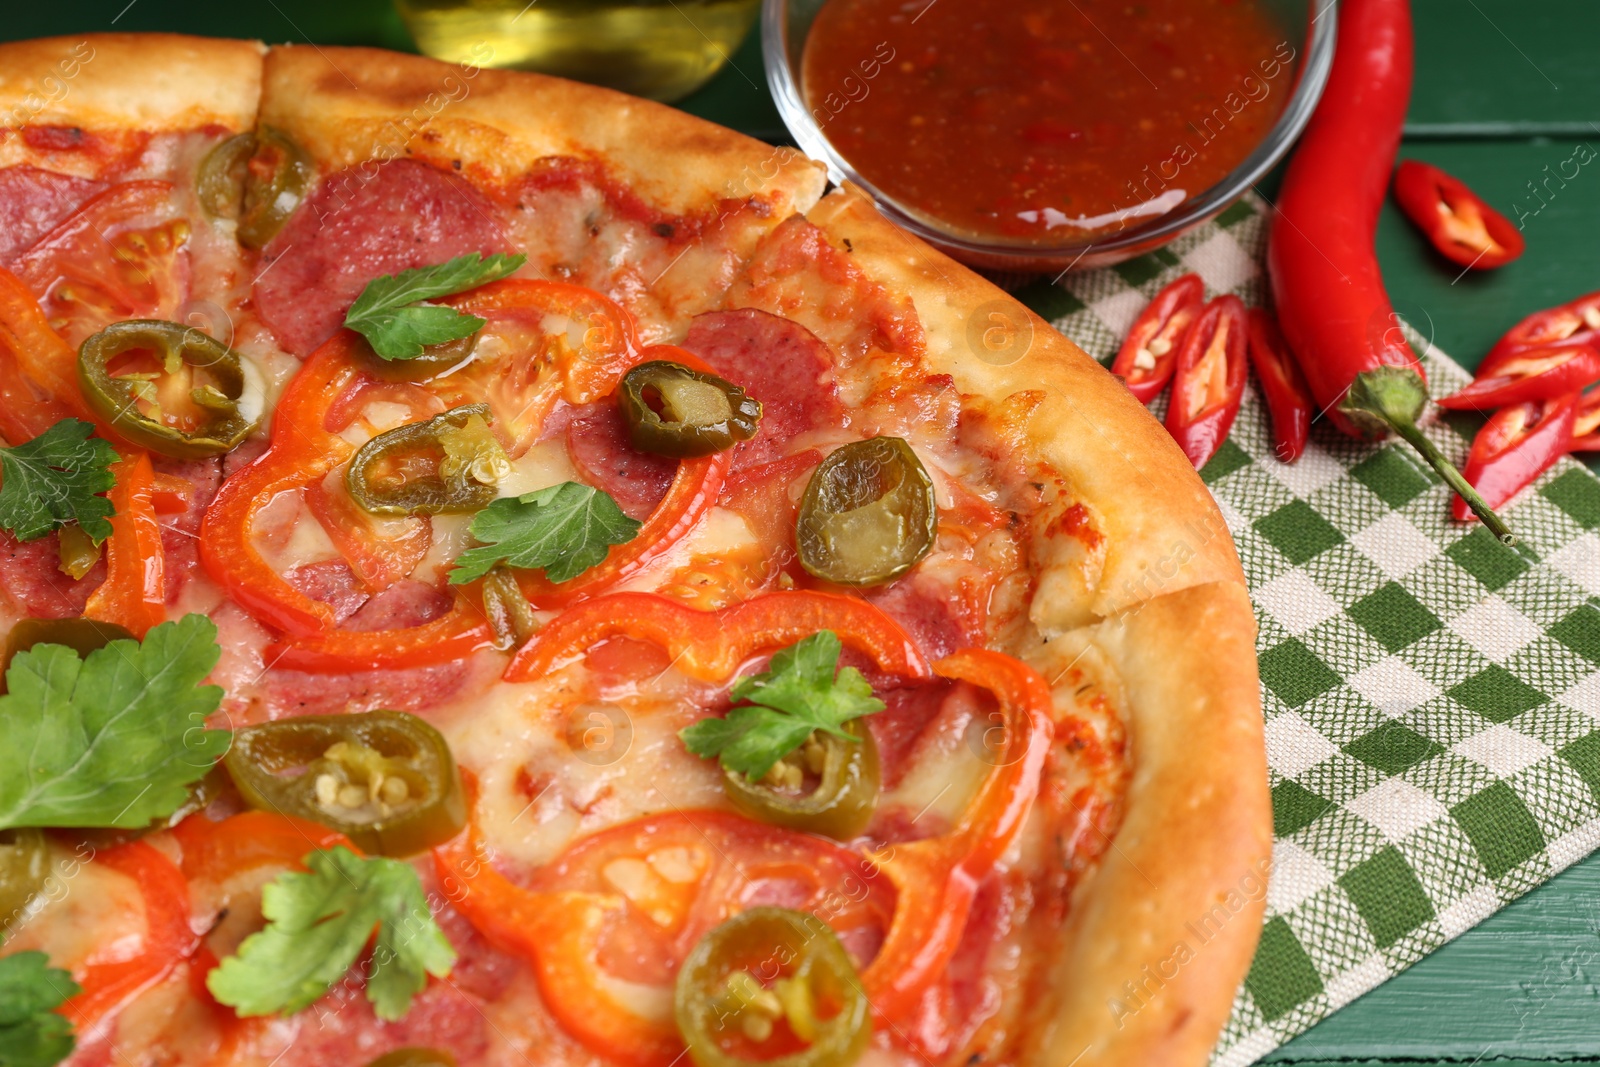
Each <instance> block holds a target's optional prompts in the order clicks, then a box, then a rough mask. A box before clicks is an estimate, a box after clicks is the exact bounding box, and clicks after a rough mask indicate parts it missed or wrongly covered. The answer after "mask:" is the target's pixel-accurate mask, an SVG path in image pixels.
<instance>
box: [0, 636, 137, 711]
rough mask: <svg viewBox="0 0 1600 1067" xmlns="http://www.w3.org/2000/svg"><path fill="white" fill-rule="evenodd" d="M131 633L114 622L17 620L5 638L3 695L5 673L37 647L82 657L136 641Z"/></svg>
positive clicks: (1, 678) (0, 680) (0, 686)
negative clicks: (115, 643)
mask: <svg viewBox="0 0 1600 1067" xmlns="http://www.w3.org/2000/svg"><path fill="white" fill-rule="evenodd" d="M133 640H136V638H135V637H134V636H133V634H132V633H130V632H129V631H128V630H126V629H124V628H123V627H121V626H118V625H117V624H116V623H114V622H100V621H98V620H96V619H18V620H17V622H16V623H15V624H14V625H13V626H12V627H11V632H10V633H9V634H7V635H6V647H5V661H4V662H3V663H0V693H4V692H5V691H6V690H5V680H4V679H5V672H6V671H9V670H10V669H11V661H12V660H13V659H15V658H16V657H17V654H18V653H19V652H26V651H28V649H30V648H32V647H33V646H34V645H66V646H67V647H68V648H70V649H72V651H74V652H76V653H77V654H78V655H79V656H80V657H81V656H87V655H88V654H89V653H91V652H93V651H94V650H95V649H97V648H105V647H106V646H107V645H109V644H110V643H111V642H113V641H133Z"/></svg>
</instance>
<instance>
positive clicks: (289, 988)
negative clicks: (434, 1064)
mask: <svg viewBox="0 0 1600 1067" xmlns="http://www.w3.org/2000/svg"><path fill="white" fill-rule="evenodd" d="M305 862H306V866H307V867H308V868H310V869H309V870H308V871H306V872H304V873H302V872H299V871H290V872H288V873H286V874H282V875H279V876H278V877H277V879H275V880H274V881H273V882H271V883H270V884H269V885H267V887H266V888H265V889H264V890H262V893H261V913H262V914H263V915H265V916H266V917H267V926H266V929H264V930H261V931H259V932H257V933H254V934H251V935H250V936H249V937H247V938H245V939H244V943H243V944H242V945H240V946H239V951H238V954H237V955H233V956H229V957H228V958H227V959H225V960H223V961H222V965H221V966H220V967H218V968H217V969H215V970H214V971H212V972H211V974H210V975H209V976H207V978H206V988H208V989H210V990H211V995H212V996H214V997H216V998H217V1000H219V1001H221V1002H222V1003H223V1004H227V1005H228V1006H230V1007H232V1008H233V1009H234V1010H235V1011H237V1012H238V1013H239V1014H240V1015H270V1014H272V1013H273V1012H280V1011H281V1012H285V1013H290V1012H297V1011H300V1010H301V1009H302V1008H307V1007H310V1006H311V1005H312V1004H313V1003H315V1002H316V1001H317V1000H318V998H320V997H321V996H322V995H323V994H324V993H326V992H327V991H328V990H329V989H330V988H331V987H332V986H333V984H334V983H335V982H337V981H339V980H340V979H341V978H343V977H344V976H345V974H346V972H348V971H349V970H350V965H351V964H353V963H355V962H356V960H357V959H358V958H359V957H360V956H361V953H362V952H363V951H364V950H365V949H366V947H367V942H368V941H369V940H370V939H371V938H372V930H373V927H377V928H378V939H377V944H376V945H374V946H373V949H372V959H371V962H370V963H369V964H367V965H366V966H365V967H364V968H363V969H362V970H363V972H364V974H365V977H366V981H367V999H368V1000H370V1001H372V1006H373V1010H374V1011H375V1012H376V1013H377V1015H378V1018H380V1019H388V1020H389V1021H391V1022H393V1021H394V1020H396V1019H399V1018H400V1017H401V1016H403V1015H404V1014H405V1013H406V1009H407V1008H409V1007H410V1006H411V998H412V997H413V996H414V995H416V994H417V993H420V992H421V991H422V989H423V987H424V986H425V985H427V983H428V975H430V974H431V975H433V976H435V977H437V978H443V977H445V976H446V975H448V974H449V973H450V968H451V967H452V966H454V964H455V961H456V951H455V949H454V948H452V947H451V946H450V940H449V938H447V937H445V935H444V931H443V930H441V929H439V924H438V923H436V922H434V919H433V915H432V913H431V912H429V910H428V900H427V897H426V896H424V895H423V892H422V882H421V881H420V880H419V879H418V878H417V872H416V870H415V869H414V868H413V867H412V866H411V865H410V864H409V863H403V862H401V861H400V860H393V859H386V858H385V857H383V856H369V857H362V856H357V855H356V854H355V853H354V852H351V851H350V850H349V849H347V848H345V847H344V846H343V845H339V846H336V847H334V848H331V849H320V850H318V851H316V852H313V853H311V854H310V855H308V856H307V857H306V861H305Z"/></svg>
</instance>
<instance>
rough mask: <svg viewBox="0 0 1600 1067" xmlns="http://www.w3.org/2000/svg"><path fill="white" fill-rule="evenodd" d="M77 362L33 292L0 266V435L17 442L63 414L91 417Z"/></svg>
mask: <svg viewBox="0 0 1600 1067" xmlns="http://www.w3.org/2000/svg"><path fill="white" fill-rule="evenodd" d="M77 366H78V354H77V353H76V352H74V351H73V350H72V346H71V345H69V344H67V342H66V341H64V340H62V339H61V336H60V335H59V334H57V333H56V332H55V331H54V330H52V329H51V328H50V322H49V320H48V319H46V318H45V314H44V311H43V310H42V309H41V308H40V307H39V304H38V302H37V301H36V300H34V297H33V293H32V292H31V291H30V290H29V289H28V287H27V286H26V285H23V284H22V281H21V280H20V279H19V278H18V277H17V276H16V275H15V274H12V273H11V272H10V271H8V270H6V269H5V268H4V267H0V434H4V435H5V439H6V440H7V441H10V442H11V443H12V444H13V445H19V444H21V443H22V442H24V441H29V440H32V439H33V438H35V437H38V436H39V435H40V434H42V433H44V432H45V431H46V430H48V429H49V428H50V427H52V426H54V425H55V424H56V423H58V422H60V421H61V420H62V419H67V418H74V417H75V418H80V419H83V420H84V421H86V422H94V421H95V419H94V416H93V414H92V413H91V412H90V411H89V407H88V405H87V404H85V403H84V402H83V394H82V393H80V392H79V391H78V379H77ZM97 425H98V424H97ZM101 430H102V433H101V436H106V435H105V433H104V427H102V428H101ZM107 439H108V440H113V441H114V440H115V439H114V438H107Z"/></svg>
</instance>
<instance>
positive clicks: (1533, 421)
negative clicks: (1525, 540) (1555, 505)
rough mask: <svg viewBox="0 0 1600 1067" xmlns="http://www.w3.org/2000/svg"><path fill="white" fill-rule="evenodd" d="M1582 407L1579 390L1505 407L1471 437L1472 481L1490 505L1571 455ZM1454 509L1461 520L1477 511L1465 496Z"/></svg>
mask: <svg viewBox="0 0 1600 1067" xmlns="http://www.w3.org/2000/svg"><path fill="white" fill-rule="evenodd" d="M1577 408H1578V394H1577V393H1568V394H1567V395H1566V396H1562V397H1557V398H1555V399H1554V400H1537V401H1530V402H1528V403H1525V404H1515V405H1512V406H1511V407H1508V408H1501V409H1500V410H1499V411H1497V412H1495V413H1494V414H1493V415H1491V416H1489V421H1488V422H1486V423H1484V424H1483V429H1481V430H1479V431H1478V435H1477V436H1476V437H1474V438H1473V439H1472V451H1471V452H1469V453H1468V454H1467V468H1466V476H1467V481H1468V482H1469V483H1470V484H1471V485H1472V486H1473V487H1474V488H1475V489H1477V490H1478V493H1479V494H1480V495H1481V496H1482V497H1483V498H1484V499H1485V500H1487V501H1488V502H1489V506H1490V507H1499V506H1500V505H1501V504H1504V503H1505V502H1506V501H1508V500H1510V499H1511V498H1512V497H1513V496H1514V495H1516V493H1517V491H1518V490H1519V489H1521V488H1522V487H1523V486H1525V485H1527V484H1528V483H1529V482H1531V481H1533V480H1534V479H1535V478H1537V477H1539V475H1541V474H1543V473H1544V472H1545V471H1546V470H1548V469H1549V467H1550V465H1551V464H1553V463H1555V461H1556V460H1558V459H1560V458H1561V457H1562V456H1564V455H1566V453H1567V449H1568V447H1569V446H1570V445H1571V443H1572V428H1573V425H1574V422H1575V416H1576V414H1577ZM1451 513H1452V514H1453V515H1454V516H1455V517H1456V519H1457V520H1458V521H1461V522H1465V521H1466V520H1467V519H1469V518H1471V517H1472V512H1471V511H1470V509H1469V508H1468V507H1467V503H1466V501H1464V500H1462V499H1461V498H1460V497H1457V498H1456V499H1455V502H1454V504H1453V505H1452V508H1451Z"/></svg>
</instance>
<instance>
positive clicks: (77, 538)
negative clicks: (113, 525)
mask: <svg viewBox="0 0 1600 1067" xmlns="http://www.w3.org/2000/svg"><path fill="white" fill-rule="evenodd" d="M56 555H57V557H58V558H59V559H60V561H61V562H60V563H59V564H58V565H57V567H56V569H57V570H59V571H60V572H61V573H62V574H65V575H66V576H67V577H68V578H71V579H72V580H73V581H77V580H78V579H79V578H82V577H83V576H84V575H85V574H88V573H89V571H90V570H91V569H93V567H94V565H95V564H96V563H99V562H100V546H99V545H97V544H95V541H94V538H92V537H90V536H89V535H88V534H87V533H85V532H84V529H83V527H82V526H79V525H78V524H77V523H75V522H73V523H68V524H67V525H66V526H63V527H61V532H60V534H59V535H58V540H57V544H56Z"/></svg>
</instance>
